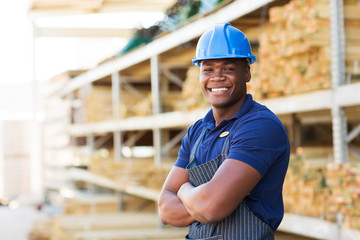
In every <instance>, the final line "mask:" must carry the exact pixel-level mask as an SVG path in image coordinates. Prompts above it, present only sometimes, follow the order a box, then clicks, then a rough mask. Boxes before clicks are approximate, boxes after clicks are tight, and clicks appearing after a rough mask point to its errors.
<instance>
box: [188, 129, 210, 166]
mask: <svg viewBox="0 0 360 240" xmlns="http://www.w3.org/2000/svg"><path fill="white" fill-rule="evenodd" d="M206 129H207V128H206V127H204V128H203V130H202V132H201V133H200V136H199V137H198V139H197V140H196V142H195V145H194V146H193V148H192V149H191V155H190V162H191V161H192V160H193V159H194V157H195V152H196V149H197V147H198V146H199V144H200V142H201V139H202V138H203V136H204V135H205V132H206Z"/></svg>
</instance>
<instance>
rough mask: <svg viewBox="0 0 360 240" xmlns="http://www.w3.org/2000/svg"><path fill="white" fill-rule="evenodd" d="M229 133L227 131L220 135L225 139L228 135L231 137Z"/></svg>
mask: <svg viewBox="0 0 360 240" xmlns="http://www.w3.org/2000/svg"><path fill="white" fill-rule="evenodd" d="M229 133H230V132H229V131H225V132H222V133H220V135H219V137H221V138H223V137H226V136H227V135H229Z"/></svg>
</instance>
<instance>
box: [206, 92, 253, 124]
mask: <svg viewBox="0 0 360 240" xmlns="http://www.w3.org/2000/svg"><path fill="white" fill-rule="evenodd" d="M245 99H246V98H242V99H241V100H240V101H239V102H237V103H236V104H235V105H232V106H230V107H223V108H218V107H215V106H212V110H213V115H214V118H215V127H216V126H218V125H219V124H220V123H221V122H222V121H223V120H226V119H230V118H232V117H233V116H235V114H236V113H237V112H238V111H239V110H240V109H241V107H242V106H243V104H244V102H245Z"/></svg>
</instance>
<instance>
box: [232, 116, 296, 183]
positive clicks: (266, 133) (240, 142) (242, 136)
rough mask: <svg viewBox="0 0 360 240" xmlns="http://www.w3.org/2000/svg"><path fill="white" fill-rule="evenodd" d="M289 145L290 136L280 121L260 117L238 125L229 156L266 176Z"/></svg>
mask: <svg viewBox="0 0 360 240" xmlns="http://www.w3.org/2000/svg"><path fill="white" fill-rule="evenodd" d="M288 147H289V145H288V136H287V133H286V131H285V129H284V127H283V126H282V124H281V122H280V121H276V120H274V119H271V118H258V119H253V120H251V121H248V122H246V123H241V124H239V125H237V126H236V129H235V131H234V133H233V137H232V138H231V142H230V149H229V154H228V158H232V159H237V160H240V161H243V162H245V163H247V164H249V165H250V166H252V167H253V168H255V169H256V170H257V171H258V172H259V173H260V174H261V175H262V176H264V175H265V173H266V172H267V170H268V169H269V168H270V167H271V166H272V165H273V164H274V163H275V162H276V161H277V160H278V159H280V157H281V155H282V154H285V153H286V151H287V148H288Z"/></svg>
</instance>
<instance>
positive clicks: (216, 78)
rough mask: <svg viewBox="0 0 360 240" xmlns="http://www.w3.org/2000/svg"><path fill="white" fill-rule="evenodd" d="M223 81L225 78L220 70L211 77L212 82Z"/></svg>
mask: <svg viewBox="0 0 360 240" xmlns="http://www.w3.org/2000/svg"><path fill="white" fill-rule="evenodd" d="M224 79H225V76H224V74H223V72H222V71H221V70H220V69H217V70H215V71H214V74H213V76H212V80H214V81H222V80H224Z"/></svg>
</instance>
